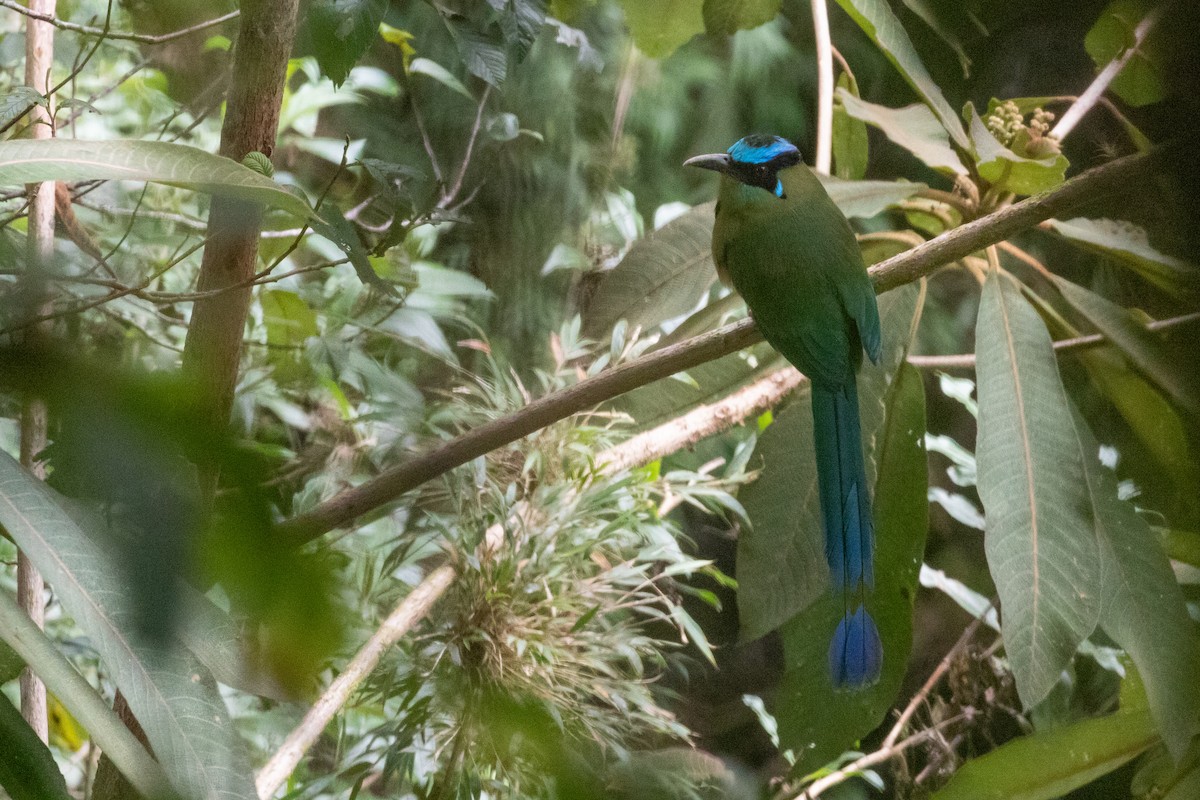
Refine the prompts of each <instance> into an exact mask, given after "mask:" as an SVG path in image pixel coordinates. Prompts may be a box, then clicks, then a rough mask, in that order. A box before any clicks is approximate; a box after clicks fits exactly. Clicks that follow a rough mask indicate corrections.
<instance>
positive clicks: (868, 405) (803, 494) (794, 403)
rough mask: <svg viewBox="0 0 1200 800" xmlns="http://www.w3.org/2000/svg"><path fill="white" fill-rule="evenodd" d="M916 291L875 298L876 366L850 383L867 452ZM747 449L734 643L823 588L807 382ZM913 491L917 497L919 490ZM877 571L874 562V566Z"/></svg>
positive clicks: (902, 348)
mask: <svg viewBox="0 0 1200 800" xmlns="http://www.w3.org/2000/svg"><path fill="white" fill-rule="evenodd" d="M917 295H918V291H917V287H916V286H914V285H909V286H906V287H903V288H901V289H897V290H894V291H891V292H887V293H886V294H884V295H882V296H880V298H879V309H880V318H881V322H882V325H883V344H884V353H883V357H882V359H881V362H880V366H872V365H868V366H865V367H864V369H863V371H862V374H861V375H860V377H859V382H858V393H859V406H860V408H861V409H862V415H863V417H862V431H863V435H864V439H865V440H866V441H867V442H868V447H867V449H868V451H870V450H873V449H874V448H873V446H871V444H870V443H871V442H873V441H874V438H875V436H876V429H877V428H878V426H879V424H881V423H880V418H881V417H882V412H880V411H879V408H880V406H881V404H882V403H883V396H884V391H885V389H886V384H887V381H888V380H890V378H891V376H892V374H893V373H894V372H895V371H896V369H897V367H898V365H899V364H900V362H901V361H902V360H903V358H904V354H905V352H906V351H907V348H908V343H909V332H910V328H911V326H912V321H913V319H914V316H915V315H916V314H917ZM755 455H756V460H757V459H758V458H761V462H762V464H763V473H762V475H761V476H759V478H758V480H756V481H755V482H754V483H752V484H750V485H749V486H747V487H746V488H745V489H743V490H742V492H741V495H740V499H741V500H742V502H743V504H744V505H745V507H746V510H747V512H748V513H749V515H750V519H751V521H752V523H753V527H752V529H750V530H748V531H743V532H742V534H741V535H740V536H739V537H738V557H737V581H738V617H739V622H740V633H739V638H740V639H741V640H742V641H750V640H753V639H757V638H758V637H760V636H763V635H764V634H766V633H769V632H770V631H773V630H775V629H776V628H778V627H780V626H781V625H783V624H784V623H786V622H787V621H788V620H790V619H792V618H793V617H795V616H796V614H798V613H799V612H801V611H803V610H804V609H805V608H808V607H809V606H810V605H812V604H813V602H814V601H815V600H817V599H818V598H820V597H822V596H824V595H825V594H827V593H828V586H829V583H828V581H829V567H828V565H827V563H826V561H825V538H824V533H823V532H822V522H821V514H820V504H819V501H818V495H817V481H816V468H815V466H814V463H815V462H814V455H813V438H812V410H811V400H810V397H809V390H808V387H807V384H806V385H805V386H804V388H802V389H801V390H800V391H799V392H797V393H796V394H795V395H794V396H793V397H792V399H791V402H790V403H789V405H787V407H786V408H784V409H783V410H782V411H781V412H779V413H777V414H776V415H775V421H774V422H772V423H771V426H770V427H768V428H767V429H766V431H764V432H763V435H762V436H761V437H760V438H759V444H758V451H757V452H756V454H755ZM873 470H874V462H873V460H872V459H871V458H868V459H867V471H868V473H871V472H872V471H873ZM868 477H870V475H868ZM921 497H922V503H925V500H924V497H925V495H924V490H922V495H921ZM883 571H884V570H883V569H882V568H880V569H878V570H877V571H876V572H877V574H879V573H881V572H883ZM781 587H787V588H786V590H784V589H782V588H781ZM834 626H836V620H835V621H834V624H833V625H831V626H830V627H829V632H830V634H831V635H832V633H833V629H834ZM825 644H826V645H827V644H828V641H826V642H825ZM823 652H824V651H823ZM824 658H825V656H824V655H822V659H824ZM821 663H822V664H824V663H825V662H824V661H822V662H821ZM820 671H821V673H822V674H823V675H824V674H825V673H826V672H827V671H828V669H827V667H824V666H823V667H822V668H821V670H820Z"/></svg>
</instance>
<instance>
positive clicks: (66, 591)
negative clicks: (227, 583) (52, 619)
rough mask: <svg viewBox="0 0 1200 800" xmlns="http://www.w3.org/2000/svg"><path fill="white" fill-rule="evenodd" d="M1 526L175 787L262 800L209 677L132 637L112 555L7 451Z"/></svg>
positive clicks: (0, 475) (174, 654)
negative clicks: (92, 651)
mask: <svg viewBox="0 0 1200 800" xmlns="http://www.w3.org/2000/svg"><path fill="white" fill-rule="evenodd" d="M0 524H2V525H3V526H4V527H5V528H6V529H7V530H8V532H9V534H11V535H12V537H13V540H14V541H15V542H16V543H17V545H18V546H19V547H20V548H21V550H22V551H23V552H24V553H25V554H26V555H27V556H28V557H29V559H30V560H31V561H32V562H33V564H34V566H36V567H37V568H38V570H39V571H40V572H41V573H42V574H43V575H44V576H45V577H46V581H47V582H48V583H50V584H51V585H52V586H54V590H55V593H56V594H57V595H58V598H59V600H60V601H61V602H62V605H63V608H64V609H66V611H67V613H69V614H70V615H71V616H72V617H73V618H74V619H75V621H76V623H78V624H79V626H80V627H81V628H83V630H84V632H85V633H87V635H88V636H89V638H90V639H91V641H92V644H93V645H94V646H95V648H96V650H97V651H98V652H99V653H100V658H101V660H102V661H103V662H104V663H105V665H107V667H108V674H109V675H110V676H111V678H112V680H113V682H114V683H116V685H117V688H118V689H120V690H121V693H122V694H123V695H125V698H126V700H127V701H128V702H129V707H130V708H131V709H132V710H133V712H134V715H135V716H136V717H137V719H138V722H139V723H141V725H142V728H143V729H144V730H145V732H146V735H147V737H148V738H149V740H150V744H151V746H152V747H153V748H154V752H155V754H156V755H157V757H158V759H159V761H160V762H161V763H162V765H163V768H164V769H165V770H166V772H167V775H168V777H169V778H170V780H171V783H172V785H173V786H174V787H175V789H176V790H177V791H178V792H180V793H181V794H183V795H185V796H199V797H202V798H205V800H209V799H212V800H217V799H218V798H219V799H220V800H232V799H233V798H246V800H252V798H255V797H256V794H255V791H254V785H253V782H252V781H251V780H250V774H249V769H248V768H247V766H246V765H245V764H244V763H243V761H242V759H243V749H242V748H241V746H240V745H239V744H238V743H237V740H236V734H235V733H234V729H233V724H232V722H231V721H230V719H229V716H228V713H227V712H226V709H225V704H224V701H223V700H222V699H221V696H220V694H219V693H218V691H217V687H216V684H215V683H213V681H212V678H211V676H209V675H208V673H207V671H206V670H205V669H204V668H203V667H202V666H200V664H198V663H197V662H196V661H195V660H194V659H193V658H192V657H191V656H190V655H188V654H187V653H186V652H184V651H182V650H179V649H174V650H162V649H152V648H149V647H147V646H145V645H144V644H143V643H141V642H140V641H138V640H136V639H135V638H134V637H133V636H132V635H131V631H133V630H134V628H135V623H134V611H133V608H132V605H131V603H130V598H129V597H128V592H127V591H126V587H125V586H124V584H123V583H122V581H121V579H120V577H119V575H120V571H119V570H118V568H117V565H115V564H112V563H110V554H109V552H108V551H106V550H105V549H103V548H102V547H100V546H99V544H98V543H97V540H96V539H93V538H92V537H91V536H89V535H88V534H86V533H84V532H83V531H82V530H81V529H80V528H79V527H78V526H77V525H76V524H75V522H74V521H73V520H72V519H71V518H70V516H68V515H67V514H66V512H64V511H63V509H62V508H61V507H60V506H59V505H58V502H57V500H56V499H55V495H54V493H53V492H52V491H51V490H50V489H49V488H48V487H47V486H45V484H43V483H42V482H41V481H39V480H37V479H36V478H33V477H32V476H31V475H29V474H28V473H27V472H25V471H24V470H23V469H22V468H21V466H20V465H19V464H17V462H16V461H14V460H13V459H12V458H11V457H10V456H8V455H7V454H3V453H0ZM61 699H63V700H64V702H65V700H66V698H61ZM68 708H70V706H68ZM72 713H75V712H74V710H73V709H72ZM77 716H78V715H77ZM80 720H81V721H83V718H82V717H80ZM85 724H86V723H85Z"/></svg>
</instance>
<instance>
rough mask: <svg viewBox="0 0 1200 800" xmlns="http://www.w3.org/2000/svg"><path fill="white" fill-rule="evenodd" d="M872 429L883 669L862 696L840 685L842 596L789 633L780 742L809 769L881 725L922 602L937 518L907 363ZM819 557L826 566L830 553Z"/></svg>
mask: <svg viewBox="0 0 1200 800" xmlns="http://www.w3.org/2000/svg"><path fill="white" fill-rule="evenodd" d="M864 417H866V415H865V414H864ZM863 422H864V424H870V423H874V424H875V425H876V428H875V430H876V431H877V434H876V442H875V446H874V448H873V458H874V459H875V460H876V461H877V463H878V469H879V480H878V482H876V484H875V500H874V502H875V508H874V515H875V531H876V540H875V560H876V570H875V575H876V579H875V588H874V590H873V591H872V592H871V593H870V594H869V595H868V597H867V601H866V605H867V608H868V610H869V611H870V612H871V615H872V616H873V617H874V618H875V622H876V624H877V625H878V626H879V636H880V639H881V640H882V642H883V672H882V675H881V676H880V679H879V681H878V682H877V683H875V684H874V685H872V686H870V687H867V688H865V689H862V690H860V691H853V692H847V691H841V690H838V689H835V688H834V687H833V685H832V683H831V681H830V677H829V637H830V636H831V635H832V633H833V631H834V628H835V627H836V626H837V623H838V620H839V619H840V617H841V615H842V614H843V613H844V606H843V601H842V599H841V598H840V597H836V596H834V595H832V594H830V593H829V592H825V593H824V594H823V595H822V596H821V597H820V599H818V600H817V602H816V603H814V604H813V605H812V606H811V607H810V608H808V609H806V610H805V611H803V612H801V613H800V614H798V615H796V616H795V617H794V618H793V619H792V620H791V621H789V622H788V623H787V624H786V625H784V626H783V628H782V630H781V631H780V632H781V634H782V636H783V647H784V664H785V667H784V668H785V670H786V672H785V674H784V678H783V684H782V686H781V687H780V690H779V703H778V707H777V709H776V711H775V714H776V717H777V719H778V720H779V735H780V741H781V743H782V744H783V746H784V747H785V748H791V749H792V750H793V751H795V752H797V753H799V754H801V755H799V756H798V760H797V766H798V768H800V769H802V770H810V769H814V768H816V767H818V766H820V765H821V764H824V763H826V762H828V761H829V759H831V758H832V757H834V756H835V755H837V754H838V753H840V752H842V751H843V750H845V749H846V748H848V747H851V746H853V743H854V742H855V741H857V740H858V739H861V738H862V737H863V736H865V735H866V734H867V733H869V732H870V731H871V730H873V729H874V728H875V727H877V726H878V725H879V723H880V722H881V721H882V720H883V718H884V716H886V715H887V713H888V710H889V709H890V708H891V707H892V704H893V703H894V702H895V700H896V694H897V693H898V692H899V691H900V684H901V682H902V681H903V679H904V674H905V672H906V671H907V666H908V654H909V652H910V651H911V649H912V610H913V598H915V597H916V593H917V573H918V567H919V565H920V563H921V554H922V553H923V552H924V549H925V532H926V529H927V527H928V514H929V503H928V502H927V501H926V500H925V491H926V474H927V470H926V463H925V448H924V438H925V393H924V388H923V384H922V380H921V375H920V373H919V372H917V370H916V368H915V367H912V366H910V365H908V364H902V365H901V366H900V369H899V371H898V372H897V373H896V375H895V377H894V379H893V381H892V383H891V385H890V386H889V387H888V390H887V395H886V407H885V413H884V416H883V419H880V418H879V416H878V415H876V416H875V419H874V420H871V419H869V418H865V419H864V420H863ZM819 524H820V523H818V525H819ZM820 557H821V566H822V567H824V554H823V553H822V554H821V556H820ZM782 588H783V587H781V589H782ZM785 591H786V590H785Z"/></svg>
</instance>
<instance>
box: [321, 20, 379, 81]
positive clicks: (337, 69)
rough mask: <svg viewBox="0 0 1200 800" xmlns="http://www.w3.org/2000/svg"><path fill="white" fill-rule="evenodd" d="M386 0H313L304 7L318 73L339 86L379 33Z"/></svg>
mask: <svg viewBox="0 0 1200 800" xmlns="http://www.w3.org/2000/svg"><path fill="white" fill-rule="evenodd" d="M387 7H388V3H387V0H316V2H314V3H312V4H310V5H309V7H308V15H307V17H306V21H307V25H308V38H309V41H310V42H311V43H312V47H313V50H314V51H315V52H316V54H317V63H318V64H320V65H321V72H323V73H325V74H326V75H327V76H329V79H330V80H332V81H333V84H334V86H341V85H342V83H343V82H344V81H345V80H346V76H348V75H349V74H350V70H351V69H353V68H354V65H355V64H357V63H358V60H359V59H360V58H362V57H363V54H365V53H366V52H367V48H369V47H370V46H371V43H372V42H374V41H375V37H376V36H377V35H378V33H379V23H381V22H383V15H384V14H385V13H386V12H387Z"/></svg>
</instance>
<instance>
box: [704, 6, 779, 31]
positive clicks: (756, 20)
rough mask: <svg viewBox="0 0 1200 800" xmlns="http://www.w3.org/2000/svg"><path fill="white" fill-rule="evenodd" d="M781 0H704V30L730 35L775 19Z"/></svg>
mask: <svg viewBox="0 0 1200 800" xmlns="http://www.w3.org/2000/svg"><path fill="white" fill-rule="evenodd" d="M781 5H783V0H704V30H705V31H707V32H708V33H709V34H710V35H712V36H732V35H733V34H735V33H737V32H738V31H740V30H746V29H749V28H757V27H758V26H759V25H762V24H764V23H767V22H770V21H771V20H773V19H775V15H776V14H778V13H779V7H780V6H781Z"/></svg>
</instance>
